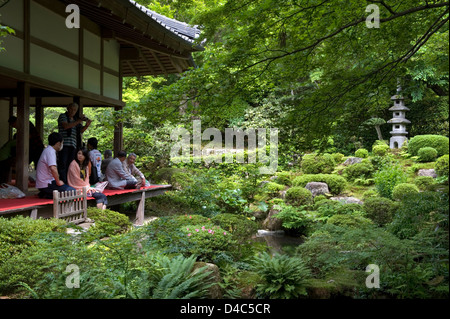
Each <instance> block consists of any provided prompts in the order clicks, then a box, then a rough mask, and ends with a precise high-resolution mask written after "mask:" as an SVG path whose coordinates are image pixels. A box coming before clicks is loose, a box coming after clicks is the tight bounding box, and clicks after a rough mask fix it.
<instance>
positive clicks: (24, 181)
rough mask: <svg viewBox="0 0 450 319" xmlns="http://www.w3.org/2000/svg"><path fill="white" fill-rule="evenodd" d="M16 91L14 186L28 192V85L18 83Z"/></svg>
mask: <svg viewBox="0 0 450 319" xmlns="http://www.w3.org/2000/svg"><path fill="white" fill-rule="evenodd" d="M17 89H18V96H17V137H16V138H17V146H16V185H17V187H18V188H19V189H21V190H22V191H23V192H26V191H28V159H29V144H30V139H29V135H30V85H29V84H28V83H26V82H19V83H18V84H17Z"/></svg>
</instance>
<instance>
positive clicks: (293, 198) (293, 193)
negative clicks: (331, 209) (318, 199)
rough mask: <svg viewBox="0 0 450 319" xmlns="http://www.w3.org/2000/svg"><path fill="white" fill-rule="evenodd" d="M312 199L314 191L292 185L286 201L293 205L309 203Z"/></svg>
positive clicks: (287, 192)
mask: <svg viewBox="0 0 450 319" xmlns="http://www.w3.org/2000/svg"><path fill="white" fill-rule="evenodd" d="M312 200H313V198H312V193H311V192H310V191H309V190H307V189H306V188H304V187H299V186H296V187H291V188H289V189H288V190H287V191H286V201H287V202H288V203H291V204H292V205H295V206H301V205H308V204H311V203H312Z"/></svg>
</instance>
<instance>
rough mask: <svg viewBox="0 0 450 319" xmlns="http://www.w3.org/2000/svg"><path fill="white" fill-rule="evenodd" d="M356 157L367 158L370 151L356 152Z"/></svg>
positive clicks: (359, 150)
mask: <svg viewBox="0 0 450 319" xmlns="http://www.w3.org/2000/svg"><path fill="white" fill-rule="evenodd" d="M355 156H356V157H361V158H366V157H368V156H369V151H368V150H366V149H365V148H360V149H358V150H356V152H355Z"/></svg>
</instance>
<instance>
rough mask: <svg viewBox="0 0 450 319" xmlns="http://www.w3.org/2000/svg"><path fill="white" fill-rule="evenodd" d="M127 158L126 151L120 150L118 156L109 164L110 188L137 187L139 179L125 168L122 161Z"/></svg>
mask: <svg viewBox="0 0 450 319" xmlns="http://www.w3.org/2000/svg"><path fill="white" fill-rule="evenodd" d="M126 158H127V153H126V152H125V151H120V152H119V153H118V154H117V157H116V158H115V159H113V160H112V161H111V163H109V164H108V167H107V168H106V179H107V180H108V182H109V184H108V186H107V187H108V188H110V189H129V188H136V184H137V182H138V181H137V180H136V178H134V177H133V176H131V175H130V174H128V173H127V172H125V170H124V169H123V164H122V162H123V161H125V160H126Z"/></svg>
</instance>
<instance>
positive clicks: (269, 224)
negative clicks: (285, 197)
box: [262, 205, 283, 230]
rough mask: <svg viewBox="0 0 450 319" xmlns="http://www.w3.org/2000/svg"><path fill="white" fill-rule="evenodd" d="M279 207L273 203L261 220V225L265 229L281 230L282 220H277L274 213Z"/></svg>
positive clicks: (276, 212) (278, 210)
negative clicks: (264, 217)
mask: <svg viewBox="0 0 450 319" xmlns="http://www.w3.org/2000/svg"><path fill="white" fill-rule="evenodd" d="M280 210H281V207H280V206H278V205H274V206H273V207H272V209H271V210H270V211H269V214H268V215H267V217H266V219H265V220H264V221H263V223H262V226H263V227H264V228H265V229H267V230H281V228H282V227H281V226H282V224H283V222H282V221H281V220H279V219H278V218H277V217H276V215H277V214H278V213H279V212H280Z"/></svg>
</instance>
